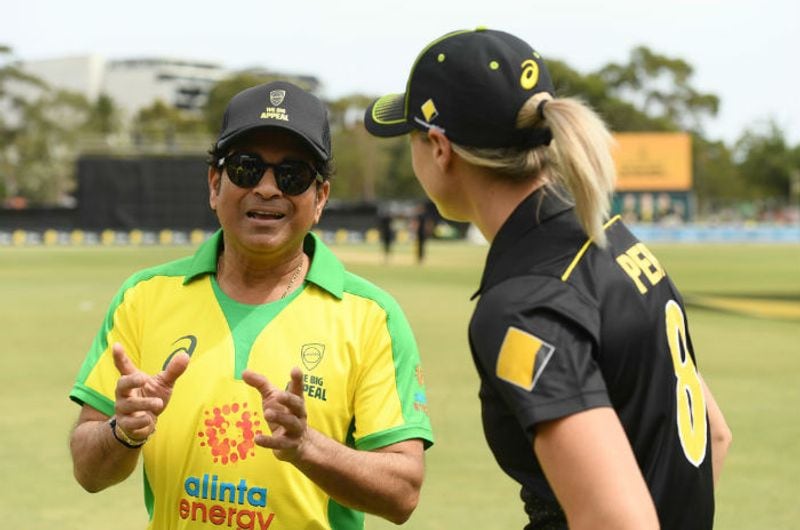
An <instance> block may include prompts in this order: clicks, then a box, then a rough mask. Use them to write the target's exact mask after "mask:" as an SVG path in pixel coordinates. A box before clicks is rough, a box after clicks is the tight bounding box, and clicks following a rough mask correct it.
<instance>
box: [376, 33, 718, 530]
mask: <svg viewBox="0 0 800 530" xmlns="http://www.w3.org/2000/svg"><path fill="white" fill-rule="evenodd" d="M365 123H366V126H367V129H368V130H369V131H370V132H371V133H372V134H374V135H376V136H396V135H400V134H406V133H411V153H412V163H413V166H414V172H415V174H416V175H417V178H418V179H419V181H420V182H421V184H422V186H423V187H424V188H425V191H426V192H427V194H428V195H429V196H430V198H431V199H432V200H433V201H434V202H435V203H436V206H437V207H438V208H439V211H440V212H441V214H442V215H443V216H444V217H446V218H449V219H453V220H459V221H470V222H472V223H474V224H475V225H476V226H477V227H478V228H479V229H480V230H481V232H482V233H483V235H484V236H485V237H486V238H487V239H488V240H489V241H490V242H491V248H490V250H489V255H488V258H487V261H486V267H485V270H484V273H483V278H482V280H481V284H480V287H479V289H478V291H477V293H476V296H480V300H479V301H478V304H477V307H476V308H475V313H474V315H473V318H472V321H471V323H470V326H469V340H470V346H471V349H472V354H473V358H474V361H475V365H476V367H477V369H478V372H479V373H480V377H481V388H480V399H481V404H482V413H483V425H484V431H485V434H486V438H487V440H488V442H489V446H490V447H491V449H492V451H493V452H494V455H495V458H496V459H497V461H498V463H499V464H500V466H501V467H502V468H503V470H504V471H505V472H506V473H508V474H509V475H510V476H511V477H513V478H514V479H515V480H517V481H518V482H519V483H520V484H521V485H522V498H523V501H524V503H525V510H526V512H527V513H528V515H529V517H530V524H529V525H528V526H527V528H531V529H533V528H536V529H540V528H566V527H567V525H569V528H573V529H575V528H636V529H642V528H656V527H658V526H659V525H660V526H661V528H664V529H681V530H687V529H708V528H711V527H712V525H713V518H714V493H713V488H714V479H715V478H717V477H718V476H719V472H720V469H721V465H722V461H723V459H724V457H725V454H726V452H727V448H728V445H729V444H730V440H731V434H730V431H729V429H728V427H727V425H726V423H725V420H724V418H723V416H722V414H721V412H720V410H719V408H718V407H717V405H716V403H715V401H714V398H713V397H712V395H711V393H710V392H709V391H708V388H707V387H706V386H705V384H704V383H703V381H702V379H701V378H700V375H699V372H698V370H697V368H696V366H697V365H696V362H695V356H694V352H693V350H692V344H691V339H690V337H689V330H688V327H687V321H686V312H685V309H684V305H683V302H682V299H681V296H680V294H679V293H678V291H677V289H676V288H675V286H674V285H673V283H672V281H671V280H670V279H669V277H668V276H667V275H666V273H665V271H664V268H663V267H662V266H661V264H660V263H659V262H658V260H657V259H656V257H655V256H653V254H652V253H651V252H650V251H649V250H648V248H647V247H646V246H645V245H643V244H642V243H641V242H639V241H638V240H637V239H636V238H635V237H634V236H633V235H632V234H631V232H629V231H628V229H627V228H626V227H625V226H624V225H623V223H622V222H621V221H620V220H619V218H618V217H613V218H611V219H609V218H608V213H609V209H610V208H609V202H610V195H611V193H612V192H613V187H614V179H615V171H614V164H613V161H612V158H611V155H610V146H611V135H610V134H609V132H608V130H607V129H606V127H605V125H604V124H603V122H602V121H601V120H600V118H599V117H598V116H597V115H596V114H595V113H594V112H593V111H592V110H591V109H589V108H588V107H587V106H585V105H584V104H582V103H581V102H580V101H578V100H575V99H570V98H554V89H553V84H552V81H551V79H550V76H549V73H548V72H547V70H546V67H545V64H544V62H543V61H542V59H541V57H540V56H539V54H538V53H537V52H536V51H534V50H533V49H532V48H531V47H530V46H529V45H528V44H526V43H525V42H523V41H522V40H520V39H518V38H516V37H514V36H512V35H509V34H507V33H503V32H499V31H492V30H486V29H483V28H479V29H477V30H475V31H459V32H453V33H450V34H447V35H445V36H444V37H442V38H440V39H438V40H436V41H434V42H433V43H431V44H430V45H429V46H428V47H426V48H425V49H424V50H423V51H422V52H421V54H420V55H419V56H418V58H417V60H416V62H415V64H414V66H413V68H412V71H411V74H410V76H409V80H408V85H407V90H406V92H405V93H404V94H395V95H390V96H384V97H383V98H380V99H378V100H377V101H375V102H374V103H373V104H372V105H371V106H370V108H369V109H367V112H366V115H365Z"/></svg>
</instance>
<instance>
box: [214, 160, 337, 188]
mask: <svg viewBox="0 0 800 530" xmlns="http://www.w3.org/2000/svg"><path fill="white" fill-rule="evenodd" d="M217 167H219V168H222V167H224V168H225V171H226V172H227V173H228V178H229V179H231V182H233V183H234V184H236V185H237V186H239V187H240V188H255V187H256V186H257V185H258V183H259V182H261V177H263V176H264V172H265V171H267V170H268V169H270V168H272V173H273V174H274V175H275V184H277V186H278V189H279V190H281V193H283V194H284V195H300V194H301V193H303V192H305V191H306V190H307V189H308V187H309V186H311V183H312V182H314V181H315V180H317V181H319V182H322V181H323V179H322V175H320V174H319V173H318V172H317V170H316V169H315V168H314V166H312V165H311V164H309V163H308V162H305V161H303V160H284V161H283V162H279V163H277V164H271V163H269V162H264V161H263V160H261V157H260V156H258V155H256V154H252V153H233V154H231V155H229V156H226V157H222V158H220V159H219V162H217Z"/></svg>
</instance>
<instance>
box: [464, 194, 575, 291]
mask: <svg viewBox="0 0 800 530" xmlns="http://www.w3.org/2000/svg"><path fill="white" fill-rule="evenodd" d="M567 197H568V194H567V193H566V192H565V191H562V190H557V189H554V188H550V187H548V186H542V187H540V188H538V189H536V190H535V191H534V192H533V193H531V194H530V195H528V196H527V197H525V199H523V201H522V202H521V203H519V205H518V206H517V207H516V208H515V209H514V211H513V212H511V215H509V216H508V219H506V221H505V223H503V226H501V227H500V230H499V231H498V232H497V235H496V236H495V238H494V241H492V246H491V247H489V254H488V255H487V256H486V265H485V266H484V268H483V276H482V277H481V284H480V286H479V287H478V290H477V291H475V294H473V295H472V297H471V298H470V300H474V299H475V298H476V297H478V296H479V295H480V294H481V293H482V292H483V291H484V290H486V289H488V288H489V287H491V285H493V283H495V282H492V281H490V280H491V279H492V278H493V276H494V273H495V271H496V270H497V269H498V264H499V263H500V262H501V261H502V259H501V258H502V257H503V256H504V255H505V254H506V253H507V252H508V251H509V250H510V249H513V248H516V247H517V246H518V243H519V241H520V240H521V239H522V238H523V237H525V235H527V234H528V233H529V232H530V231H531V230H533V229H535V228H536V227H538V226H540V225H541V224H543V223H545V222H546V221H547V220H548V219H551V218H553V217H555V216H556V215H558V214H560V213H562V212H564V211H566V210H569V209H570V208H572V206H573V204H572V203H571V202H568V200H567V199H566V198H567ZM498 272H499V271H498Z"/></svg>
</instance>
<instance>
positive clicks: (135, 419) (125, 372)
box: [112, 343, 189, 440]
mask: <svg viewBox="0 0 800 530" xmlns="http://www.w3.org/2000/svg"><path fill="white" fill-rule="evenodd" d="M112 353H113V355H114V365H115V366H116V367H117V370H118V371H119V373H120V375H121V377H120V378H119V381H117V389H116V401H115V403H114V413H115V415H116V417H117V427H118V428H119V429H122V431H123V432H124V433H125V434H127V435H128V437H129V438H131V439H133V440H146V439H147V437H148V436H150V435H151V434H153V431H155V429H156V418H157V417H158V415H159V414H161V413H162V412H163V411H164V408H165V407H166V406H167V403H169V398H170V396H171V395H172V388H173V387H174V386H175V381H176V380H177V379H178V377H180V376H181V375H182V374H183V372H184V371H186V367H187V366H188V365H189V356H188V355H186V354H185V353H179V354H178V355H176V356H175V357H173V358H172V360H170V362H169V364H168V365H167V367H166V369H165V370H163V371H162V372H159V373H158V374H156V375H148V374H146V373H144V372H142V371H141V370H139V369H137V368H136V367H135V366H134V364H133V363H132V362H131V360H130V359H129V358H128V356H127V355H126V354H125V349H124V348H123V347H122V345H121V344H119V343H115V344H114V346H113V348H112Z"/></svg>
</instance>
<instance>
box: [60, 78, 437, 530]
mask: <svg viewBox="0 0 800 530" xmlns="http://www.w3.org/2000/svg"><path fill="white" fill-rule="evenodd" d="M331 159H332V156H331V144H330V133H329V127H328V119H327V112H326V110H325V107H324V105H323V104H322V102H321V101H320V100H319V99H317V98H316V97H314V96H312V95H311V94H308V93H306V92H304V91H303V90H301V89H300V88H298V87H296V86H294V85H292V84H289V83H285V82H274V83H270V84H266V85H261V86H257V87H253V88H250V89H247V90H245V91H243V92H241V93H239V94H237V95H236V96H234V97H233V98H232V100H231V102H230V103H229V105H228V108H227V110H226V112H225V117H224V121H223V124H222V130H221V133H220V136H219V138H218V141H217V142H216V144H215V145H214V146H213V148H212V151H211V159H210V168H209V171H208V185H209V192H210V204H211V207H212V208H213V209H214V210H215V211H216V214H217V217H218V219H219V221H220V224H221V226H222V230H220V231H218V232H217V233H216V234H214V235H213V236H212V237H211V238H210V239H209V240H208V241H206V242H205V243H204V244H203V245H201V246H200V248H199V249H198V250H197V252H196V253H195V254H194V256H191V257H187V258H185V259H182V260H178V261H175V262H172V263H168V264H165V265H162V266H157V267H154V268H151V269H147V270H144V271H141V272H139V273H137V274H134V275H133V276H132V277H131V278H129V279H128V281H126V282H125V283H124V284H123V286H122V288H121V289H120V291H119V292H118V294H117V296H116V297H115V298H114V300H113V302H112V304H111V308H110V309H109V311H108V314H107V317H106V320H105V322H104V323H103V326H102V327H101V329H100V332H99V333H98V335H97V337H96V338H95V341H94V344H93V345H92V347H91V349H90V351H89V353H88V355H87V357H86V360H85V362H84V364H83V367H82V369H81V371H80V373H79V375H78V378H77V381H76V383H75V385H74V387H73V389H72V392H71V393H70V397H71V398H72V399H73V400H74V401H76V402H77V403H78V404H80V405H82V409H81V412H80V417H79V419H78V423H77V425H76V426H75V428H74V430H73V432H72V435H71V440H70V442H71V443H70V446H71V450H72V457H73V462H74V472H75V476H76V478H77V480H78V482H79V483H80V484H81V485H82V486H83V487H84V488H86V489H87V490H89V491H99V490H102V489H104V488H107V487H109V486H111V485H113V484H116V483H118V482H120V481H122V480H125V479H126V478H127V477H128V476H129V475H130V474H131V472H132V471H133V469H134V468H135V467H136V463H137V461H138V459H139V456H140V455H142V456H143V459H144V485H145V503H146V505H147V509H148V511H149V514H150V524H149V528H151V529H158V530H165V529H184V528H218V527H220V526H223V527H229V528H281V529H299V528H328V529H362V528H363V527H364V514H363V512H369V513H373V514H376V515H379V516H381V517H384V518H386V519H388V520H391V521H393V522H395V523H398V524H399V523H402V522H404V521H406V520H407V519H408V517H409V516H410V515H411V513H412V511H413V510H414V509H415V507H416V505H417V501H418V498H419V492H420V487H421V485H422V480H423V474H424V462H423V449H424V447H426V446H428V445H430V443H431V442H432V435H431V430H430V422H429V420H428V417H427V414H426V412H425V407H424V406H423V405H424V403H425V397H424V389H423V388H422V386H421V385H422V383H421V378H420V377H419V373H420V370H421V368H420V366H419V356H418V353H417V347H416V344H415V341H414V337H413V335H412V334H411V330H410V328H409V326H408V323H407V321H406V319H405V316H404V315H403V313H402V311H401V310H400V308H399V307H398V305H397V304H396V302H395V301H394V300H393V299H392V298H391V297H389V296H388V295H387V294H386V293H385V292H383V291H382V290H380V289H378V288H377V287H375V286H374V285H372V284H370V283H368V282H367V281H365V280H363V279H361V278H359V277H357V276H355V275H353V274H351V273H349V272H347V271H346V270H345V269H344V267H343V266H342V264H341V263H340V262H339V261H338V260H337V259H336V257H335V256H334V255H333V254H332V253H331V251H330V250H329V249H328V248H327V247H326V246H325V245H324V244H323V243H322V241H320V240H319V239H318V238H317V237H315V236H314V235H313V234H311V233H310V230H311V228H312V226H314V225H315V224H316V223H317V222H318V221H319V218H320V215H321V214H322V210H323V207H324V206H325V203H326V201H327V198H328V195H329V192H330V181H329V177H330V176H331ZM300 366H302V367H303V370H302V371H301V369H300V368H298V367H300ZM287 379H288V383H287ZM113 526H114V524H113V522H109V527H113Z"/></svg>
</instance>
